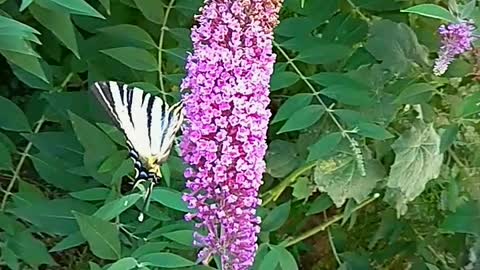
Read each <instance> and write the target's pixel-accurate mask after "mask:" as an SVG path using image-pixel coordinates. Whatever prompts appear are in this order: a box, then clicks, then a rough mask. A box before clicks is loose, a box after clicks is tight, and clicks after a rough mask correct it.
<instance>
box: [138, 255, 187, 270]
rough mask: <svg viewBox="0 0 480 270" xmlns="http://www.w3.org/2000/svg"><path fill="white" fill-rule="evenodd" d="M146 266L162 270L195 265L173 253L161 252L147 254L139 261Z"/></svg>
mask: <svg viewBox="0 0 480 270" xmlns="http://www.w3.org/2000/svg"><path fill="white" fill-rule="evenodd" d="M138 260H139V261H140V262H141V263H143V264H144V265H146V266H156V267H162V268H179V267H187V266H192V265H195V263H194V262H192V261H190V260H187V259H185V258H183V257H180V256H178V255H176V254H173V253H166V252H159V253H152V254H147V255H144V256H142V257H140V258H139V259H138Z"/></svg>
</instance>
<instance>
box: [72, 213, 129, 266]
mask: <svg viewBox="0 0 480 270" xmlns="http://www.w3.org/2000/svg"><path fill="white" fill-rule="evenodd" d="M74 215H75V218H76V219H77V222H78V225H79V226H80V231H81V232H82V235H83V236H84V237H85V239H86V240H87V242H88V246H89V247H90V250H91V251H92V253H93V254H94V255H95V256H97V257H99V258H102V259H106V260H115V259H118V258H120V257H121V246H120V239H119V235H118V230H117V227H116V226H115V225H114V224H112V223H110V222H107V221H104V220H102V219H100V218H98V217H92V216H87V215H84V214H80V213H77V212H74Z"/></svg>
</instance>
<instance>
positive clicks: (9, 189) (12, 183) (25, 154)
mask: <svg viewBox="0 0 480 270" xmlns="http://www.w3.org/2000/svg"><path fill="white" fill-rule="evenodd" d="M72 77H73V73H69V74H68V75H67V77H65V79H64V80H63V82H62V83H61V84H60V88H61V89H63V88H65V87H66V86H67V83H68V82H69V81H70V80H71V79H72ZM43 123H45V116H44V115H42V117H41V118H40V120H38V122H37V125H36V127H35V130H34V131H33V133H34V134H35V133H38V132H40V129H41V128H42V126H43ZM32 146H33V144H32V142H29V143H28V144H27V146H26V147H25V149H24V150H23V152H22V154H21V156H20V160H19V161H18V164H17V167H16V168H15V171H14V173H13V176H12V179H11V180H10V183H9V184H8V186H7V190H5V191H4V193H5V196H3V199H2V204H1V205H0V211H1V212H3V211H5V206H6V204H7V199H8V196H10V195H11V194H12V189H13V187H14V186H15V183H16V181H17V180H18V179H19V178H20V172H21V170H22V167H23V163H25V160H26V159H27V157H29V156H30V155H29V153H28V152H30V149H31V148H32Z"/></svg>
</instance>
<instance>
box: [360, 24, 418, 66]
mask: <svg viewBox="0 0 480 270" xmlns="http://www.w3.org/2000/svg"><path fill="white" fill-rule="evenodd" d="M365 47H366V48H367V50H368V52H369V53H371V54H372V55H373V56H374V57H375V58H376V59H377V60H379V61H383V62H382V64H381V67H382V68H385V69H387V70H390V71H391V72H394V73H400V74H403V73H405V72H408V71H410V68H411V67H412V65H414V64H415V63H416V64H418V65H421V66H427V65H428V52H427V50H426V48H425V47H423V46H422V45H421V44H420V43H419V42H418V39H417V36H416V34H415V33H414V32H413V31H412V29H411V28H410V27H409V26H408V25H406V24H404V23H395V22H393V21H390V20H379V21H375V22H373V24H372V26H371V27H370V35H369V39H368V40H367V43H366V45H365Z"/></svg>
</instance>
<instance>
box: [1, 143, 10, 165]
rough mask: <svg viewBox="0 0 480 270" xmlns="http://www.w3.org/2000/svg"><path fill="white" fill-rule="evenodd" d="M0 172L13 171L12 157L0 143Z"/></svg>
mask: <svg viewBox="0 0 480 270" xmlns="http://www.w3.org/2000/svg"><path fill="white" fill-rule="evenodd" d="M0 170H13V164H12V156H11V153H10V151H9V149H8V147H7V146H6V145H4V144H3V143H1V142H0Z"/></svg>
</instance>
